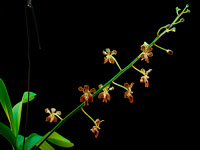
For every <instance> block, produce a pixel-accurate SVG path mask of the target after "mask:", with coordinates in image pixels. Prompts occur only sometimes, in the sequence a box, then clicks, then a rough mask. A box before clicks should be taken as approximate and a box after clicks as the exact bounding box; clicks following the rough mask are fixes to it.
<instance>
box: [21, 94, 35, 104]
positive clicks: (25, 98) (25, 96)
mask: <svg viewBox="0 0 200 150" xmlns="http://www.w3.org/2000/svg"><path fill="white" fill-rule="evenodd" d="M36 95H37V94H35V93H33V92H29V102H30V101H32V100H34V98H35V96H36ZM22 101H23V103H27V102H28V92H24V95H23V97H22Z"/></svg>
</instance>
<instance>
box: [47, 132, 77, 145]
mask: <svg viewBox="0 0 200 150" xmlns="http://www.w3.org/2000/svg"><path fill="white" fill-rule="evenodd" d="M47 140H48V141H49V142H51V143H53V144H55V145H58V146H60V147H73V146H74V144H73V143H72V142H71V141H70V140H68V139H66V138H65V137H63V136H62V135H60V134H58V133H57V132H54V133H52V134H51V135H50V136H49V137H48V139H47Z"/></svg>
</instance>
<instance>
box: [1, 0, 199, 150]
mask: <svg viewBox="0 0 200 150" xmlns="http://www.w3.org/2000/svg"><path fill="white" fill-rule="evenodd" d="M186 3H187V2H185V1H183V0H182V1H181V0H168V1H165V2H164V1H160V2H158V1H145V2H144V1H135V2H134V3H132V2H131V1H123V2H121V1H119V2H111V1H106V2H103V1H95V2H94V1H93V2H85V1H84V2H79V1H74V2H71V1H70V2H64V1H49V0H42V1H39V0H33V6H34V11H35V15H36V18H37V22H38V29H39V34H40V41H41V47H42V49H41V50H39V49H38V45H37V39H36V32H35V30H34V25H33V18H32V16H31V11H30V10H29V11H28V17H29V26H30V37H31V38H30V40H31V43H30V45H31V91H33V92H35V93H37V97H36V99H35V100H34V101H33V102H31V103H30V111H29V121H28V135H29V134H31V133H33V132H36V133H38V134H40V135H44V134H45V133H46V132H48V131H49V130H51V129H52V128H53V127H54V126H55V125H56V123H52V124H49V123H47V122H45V118H46V116H47V114H45V113H44V109H45V108H47V107H48V108H52V107H55V108H56V109H57V110H61V111H62V117H64V116H65V115H67V114H68V113H69V112H71V111H72V110H73V109H74V108H76V107H77V106H78V105H79V104H80V102H79V98H80V96H81V95H82V93H81V92H79V91H78V90H77V88H78V87H79V86H84V85H85V84H88V85H90V87H95V88H96V89H98V85H99V84H104V83H106V82H107V81H108V80H110V79H111V78H112V77H113V76H114V75H115V74H116V73H117V72H118V71H119V70H118V68H117V66H116V65H111V64H103V60H104V55H102V50H104V49H105V48H111V50H112V49H116V50H117V52H118V54H117V55H116V57H115V58H116V59H117V60H118V62H119V64H120V65H121V67H122V68H123V67H126V65H128V64H129V63H130V62H131V61H132V60H133V59H134V58H136V57H137V55H138V54H139V53H140V52H141V51H140V46H141V45H142V44H143V43H144V41H146V42H147V43H151V42H152V41H153V39H154V38H155V37H156V32H157V30H158V29H159V28H160V27H161V26H164V25H166V24H169V23H171V22H172V21H173V20H174V18H175V17H176V11H175V8H176V7H177V6H178V7H179V8H184V7H185V5H186ZM188 3H189V5H190V8H189V9H190V10H191V13H190V14H185V15H184V16H183V17H184V18H185V20H186V21H185V22H184V23H181V24H178V25H177V31H176V32H175V33H169V34H166V35H164V36H163V37H162V38H161V39H159V41H158V42H157V44H158V45H160V46H163V47H165V48H167V49H171V50H173V51H174V55H173V56H170V55H168V54H166V53H165V52H164V51H162V50H159V49H157V48H156V47H154V50H153V54H154V56H153V57H152V58H150V63H149V64H147V63H146V62H145V61H140V60H139V61H138V62H137V63H136V64H135V66H136V67H138V68H145V69H146V70H147V69H149V68H151V69H153V71H152V72H151V73H150V74H149V76H150V79H149V82H150V87H149V88H145V87H144V84H141V83H140V82H139V79H140V77H141V74H139V73H138V72H136V71H135V70H133V69H129V70H128V71H127V72H126V73H124V74H123V75H122V76H120V78H118V79H117V80H116V82H117V83H120V84H124V83H125V82H128V83H131V82H134V83H135V85H134V86H133V91H134V94H133V96H134V103H133V104H130V103H129V101H128V99H124V98H123V94H124V90H123V89H121V88H118V87H115V90H114V91H111V92H110V94H111V96H112V99H111V101H110V102H108V103H107V104H105V103H102V102H101V100H98V99H97V97H95V98H94V99H95V100H94V103H93V104H90V106H89V107H87V108H85V110H86V111H87V112H88V113H89V114H90V115H91V116H92V117H94V119H96V118H100V119H103V120H105V122H104V123H102V124H101V130H100V134H99V137H98V139H95V138H94V134H92V133H91V131H90V128H91V127H92V126H93V124H92V122H91V121H90V120H89V119H88V118H87V117H86V116H85V115H84V114H83V113H82V112H81V111H80V112H77V113H76V114H75V115H74V116H73V117H71V118H70V119H69V120H68V121H67V122H66V123H65V124H64V125H63V126H62V127H61V128H60V129H59V130H58V131H57V132H58V133H60V134H61V135H63V136H65V137H66V138H68V139H69V140H71V141H72V142H73V143H74V144H75V146H74V147H73V148H70V149H115V148H119V147H123V149H135V148H138V147H139V149H143V148H154V149H163V148H171V147H172V146H173V147H174V148H179V147H180V146H184V147H185V146H187V145H189V144H188V138H189V134H190V132H191V131H190V127H189V126H188V125H189V124H191V122H192V120H193V119H192V118H191V116H190V115H191V114H190V113H189V112H190V110H191V107H192V103H193V98H192V96H193V94H191V93H189V90H190V89H191V88H192V87H193V86H192V85H191V83H192V82H193V81H194V80H196V79H194V72H193V71H195V70H194V68H192V67H193V66H194V63H193V62H191V61H190V60H191V58H194V60H195V58H197V56H195V53H194V48H193V47H192V46H193V45H194V44H193V35H194V29H193V27H192V19H193V18H194V17H193V5H192V2H191V1H190V2H188ZM24 5H25V1H24V2H23V1H21V2H18V1H7V2H0V7H1V9H0V11H1V12H0V19H1V23H0V24H1V26H0V27H1V28H0V36H1V42H0V56H1V57H0V77H1V78H2V79H3V81H4V82H5V84H6V86H7V90H8V93H9V95H10V99H11V102H12V105H14V104H16V103H17V102H19V101H20V100H21V97H22V94H23V92H24V91H27V68H28V61H27V36H26V26H25V13H24ZM23 108H24V109H23V119H22V122H21V128H20V134H23V133H24V122H25V121H24V119H25V108H26V105H24V107H23ZM0 121H2V122H3V123H5V124H7V125H9V124H8V121H7V119H6V117H5V115H4V112H3V109H2V108H0ZM6 143H7V142H6V140H5V139H4V138H2V137H1V138H0V144H1V145H2V146H3V145H9V144H6ZM55 148H56V149H60V148H58V147H56V146H55ZM7 149H11V147H9V146H8V148H7ZM61 149H62V148H61Z"/></svg>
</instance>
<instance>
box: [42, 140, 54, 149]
mask: <svg viewBox="0 0 200 150" xmlns="http://www.w3.org/2000/svg"><path fill="white" fill-rule="evenodd" d="M40 149H41V150H55V149H54V148H53V147H52V146H51V145H50V144H49V143H48V142H47V141H45V142H44V143H43V144H42V145H41V146H40Z"/></svg>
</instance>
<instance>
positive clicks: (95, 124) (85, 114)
mask: <svg viewBox="0 0 200 150" xmlns="http://www.w3.org/2000/svg"><path fill="white" fill-rule="evenodd" d="M81 110H82V112H83V113H84V114H85V115H86V116H87V117H88V118H90V120H92V122H93V123H94V124H95V126H97V123H96V122H95V121H94V119H93V118H92V117H91V116H90V115H89V114H88V113H86V112H85V110H84V109H83V107H82V108H81Z"/></svg>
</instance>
